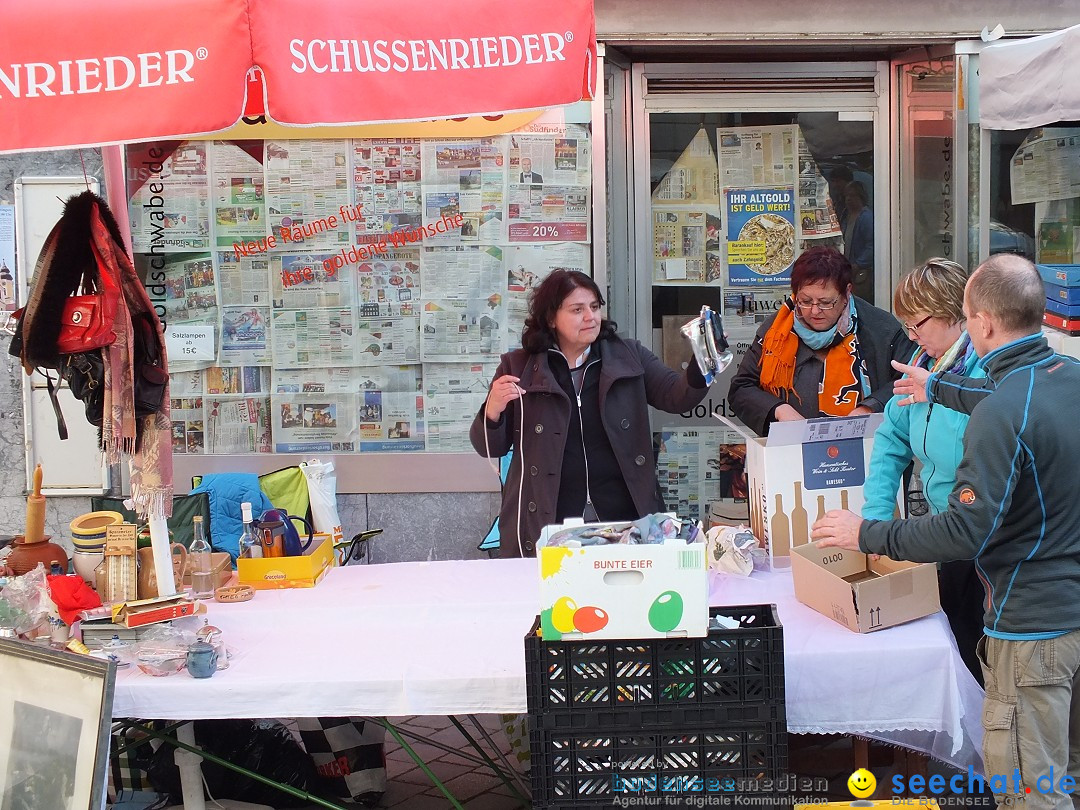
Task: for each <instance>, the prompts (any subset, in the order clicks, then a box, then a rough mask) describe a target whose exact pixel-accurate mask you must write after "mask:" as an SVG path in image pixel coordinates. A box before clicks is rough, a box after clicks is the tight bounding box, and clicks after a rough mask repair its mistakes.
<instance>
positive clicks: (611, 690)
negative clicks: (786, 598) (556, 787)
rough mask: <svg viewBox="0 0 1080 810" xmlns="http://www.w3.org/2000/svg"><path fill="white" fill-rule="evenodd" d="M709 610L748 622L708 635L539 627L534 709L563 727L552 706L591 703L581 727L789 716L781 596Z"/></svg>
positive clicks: (531, 651)
mask: <svg viewBox="0 0 1080 810" xmlns="http://www.w3.org/2000/svg"><path fill="white" fill-rule="evenodd" d="M709 615H710V619H711V618H713V617H717V616H724V617H726V618H728V619H733V620H737V621H739V627H737V628H734V629H710V630H709V635H708V636H706V637H705V638H661V639H641V640H632V641H618V640H608V641H542V640H541V639H540V638H539V637H537V635H536V634H535V632H533V633H530V634H529V635H528V636H526V639H525V667H526V683H527V695H528V707H529V714H530V715H532V716H534V717H536V718H540V719H541V722H543V723H547V724H549V725H552V727H555V726H554V724H557V723H558V722H559V720H560V718H555V719H552V718H548V717H545V715H548V714H550V713H552V712H560V711H567V710H575V709H581V710H586V711H585V712H584V713H583V714H582V715H581V716H579V717H577V718H575V719H574V721H573V722H574V723H576V725H574V726H573V727H577V728H584V727H588V728H601V727H603V728H634V727H640V725H641V724H646V725H647V724H649V723H666V722H678V723H680V724H683V725H686V724H689V725H690V726H692V727H698V726H703V725H709V724H713V723H724V722H739V721H764V720H782V719H784V716H783V709H784V628H783V626H782V625H781V624H780V621H779V619H778V618H777V616H776V606H775V605H737V606H733V607H713V608H710V609H709ZM711 625H712V622H711V621H710V626H711ZM537 627H538V625H536V626H534V628H533V630H534V631H535V630H536V629H537ZM566 722H567V723H570V722H571V721H566Z"/></svg>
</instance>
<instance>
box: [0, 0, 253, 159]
mask: <svg viewBox="0 0 1080 810" xmlns="http://www.w3.org/2000/svg"><path fill="white" fill-rule="evenodd" d="M250 65H251V44H250V34H249V28H248V20H247V3H245V2H243V0H185V2H184V3H182V4H181V5H179V6H177V5H168V6H167V5H163V4H160V3H147V2H145V0H108V2H100V1H99V2H95V1H94V0H50V1H49V2H46V3H41V2H16V3H7V4H5V8H4V11H3V22H2V24H0V151H3V152H12V151H21V150H28V149H48V148H59V147H66V146H82V145H91V144H102V143H119V142H122V141H135V140H152V139H155V138H164V137H170V136H172V137H176V136H181V135H186V134H192V133H197V132H212V131H215V130H219V129H224V128H226V127H229V126H231V125H232V124H234V123H236V120H237V118H238V117H239V115H240V111H241V109H242V107H243V102H244V89H245V81H244V77H245V73H246V71H247V69H248V67H249V66H250Z"/></svg>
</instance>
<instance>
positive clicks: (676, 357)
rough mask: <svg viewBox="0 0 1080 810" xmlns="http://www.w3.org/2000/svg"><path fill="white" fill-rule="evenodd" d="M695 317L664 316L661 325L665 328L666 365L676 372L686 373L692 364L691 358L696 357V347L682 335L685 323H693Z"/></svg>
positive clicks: (663, 342)
mask: <svg viewBox="0 0 1080 810" xmlns="http://www.w3.org/2000/svg"><path fill="white" fill-rule="evenodd" d="M697 314H700V313H696V314H694V315H662V316H661V317H660V323H661V325H662V327H663V339H662V343H661V346H662V347H663V355H664V365H665V366H667V367H668V368H671V369H674V370H675V371H684V370H685V369H686V367H687V366H688V365H689V364H690V358H692V357H693V356H694V347H693V346H692V345H691V343H690V341H689V340H687V339H686V336H685V335H684V334H683V333H682V331H681V330H682V327H683V324H684V323H688V322H689V321H692V320H693V319H694V318H695V317H696V316H697Z"/></svg>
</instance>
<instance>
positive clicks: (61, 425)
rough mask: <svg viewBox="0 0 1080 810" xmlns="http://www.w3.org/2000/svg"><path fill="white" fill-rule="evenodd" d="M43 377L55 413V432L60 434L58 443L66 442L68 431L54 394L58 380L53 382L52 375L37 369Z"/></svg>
mask: <svg viewBox="0 0 1080 810" xmlns="http://www.w3.org/2000/svg"><path fill="white" fill-rule="evenodd" d="M38 371H40V372H41V373H42V374H43V375H44V377H45V384H46V385H47V386H48V388H49V399H50V400H52V406H53V412H54V413H56V432H57V433H59V434H60V441H62V442H63V441H67V437H68V429H67V422H65V421H64V412H63V411H62V410H61V409H60V400H59V399H57V396H56V392H57V391H59V390H60V380H59V378H57V380H56V381H55V382H54V381H53V378H52V375H50V374H49V372H48V371H44V370H42V369H40V368H39V369H38Z"/></svg>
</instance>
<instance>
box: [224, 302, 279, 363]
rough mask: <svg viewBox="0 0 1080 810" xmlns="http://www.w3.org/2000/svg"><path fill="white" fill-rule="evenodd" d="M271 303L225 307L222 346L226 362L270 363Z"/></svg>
mask: <svg viewBox="0 0 1080 810" xmlns="http://www.w3.org/2000/svg"><path fill="white" fill-rule="evenodd" d="M269 327H270V309H269V307H222V308H221V347H220V351H219V352H218V362H219V363H221V365H223V366H268V365H270V342H269V340H268V336H267V331H268V329H269Z"/></svg>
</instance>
